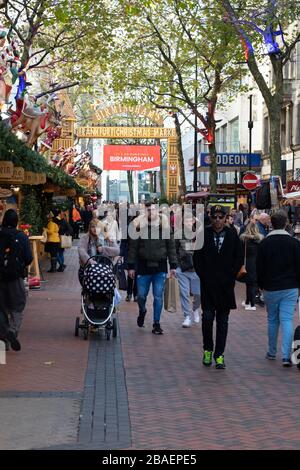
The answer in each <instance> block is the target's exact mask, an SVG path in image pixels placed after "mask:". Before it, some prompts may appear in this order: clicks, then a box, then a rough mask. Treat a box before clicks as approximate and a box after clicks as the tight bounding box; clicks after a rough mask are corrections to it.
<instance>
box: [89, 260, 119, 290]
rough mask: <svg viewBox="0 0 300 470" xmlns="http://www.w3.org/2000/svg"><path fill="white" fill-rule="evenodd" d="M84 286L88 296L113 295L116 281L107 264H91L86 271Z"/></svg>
mask: <svg viewBox="0 0 300 470" xmlns="http://www.w3.org/2000/svg"><path fill="white" fill-rule="evenodd" d="M82 286H83V288H84V290H85V292H87V293H88V294H113V293H114V290H115V287H116V281H115V276H114V273H113V271H112V269H111V267H110V266H108V265H107V264H101V263H99V264H89V265H88V266H87V267H86V268H85V270H84V276H83V282H82Z"/></svg>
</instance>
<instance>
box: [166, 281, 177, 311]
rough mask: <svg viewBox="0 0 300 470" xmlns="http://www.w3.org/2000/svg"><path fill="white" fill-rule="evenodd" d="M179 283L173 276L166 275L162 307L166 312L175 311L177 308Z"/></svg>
mask: <svg viewBox="0 0 300 470" xmlns="http://www.w3.org/2000/svg"><path fill="white" fill-rule="evenodd" d="M179 306H180V301H179V285H178V281H177V279H176V278H175V277H168V278H167V280H166V284H165V292H164V308H165V310H168V312H176V310H177V309H179Z"/></svg>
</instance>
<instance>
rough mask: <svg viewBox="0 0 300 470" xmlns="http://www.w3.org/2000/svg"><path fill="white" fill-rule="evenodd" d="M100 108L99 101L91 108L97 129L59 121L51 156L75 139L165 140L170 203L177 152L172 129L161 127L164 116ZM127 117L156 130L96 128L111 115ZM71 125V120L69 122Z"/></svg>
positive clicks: (126, 107) (174, 192)
mask: <svg viewBox="0 0 300 470" xmlns="http://www.w3.org/2000/svg"><path fill="white" fill-rule="evenodd" d="M100 104H101V102H100V100H96V101H95V103H94V104H93V105H92V108H93V109H94V117H93V122H94V123H95V124H97V125H95V126H88V127H77V128H76V130H75V131H74V127H73V126H72V127H70V126H69V125H68V119H69V118H67V119H64V120H63V129H62V137H61V138H60V139H56V140H55V141H54V143H53V149H52V153H55V152H56V150H57V149H58V148H60V147H63V148H67V147H73V146H74V140H75V135H74V132H75V133H76V136H77V137H78V138H79V139H86V138H89V139H122V138H127V139H159V140H167V141H168V147H167V187H166V194H167V197H168V198H170V199H175V198H177V196H178V193H179V190H178V182H179V171H178V148H177V136H176V130H175V129H174V128H168V127H164V125H163V124H164V116H163V114H162V113H161V112H160V111H159V110H157V109H153V108H151V107H149V106H145V105H137V106H129V105H124V104H116V105H113V106H109V107H107V108H104V109H98V107H99V105H100ZM125 114H131V115H133V116H143V117H146V118H147V119H149V120H150V121H152V122H153V123H155V124H156V126H153V127H151V126H144V127H126V126H121V127H118V126H115V127H113V126H99V124H103V122H105V121H106V120H107V119H108V118H109V117H111V116H113V115H125ZM71 120H72V121H74V119H73V118H72V119H71Z"/></svg>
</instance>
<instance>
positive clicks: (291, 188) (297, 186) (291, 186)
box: [286, 181, 300, 193]
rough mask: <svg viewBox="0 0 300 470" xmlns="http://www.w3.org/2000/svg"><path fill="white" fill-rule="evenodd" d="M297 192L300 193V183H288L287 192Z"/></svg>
mask: <svg viewBox="0 0 300 470" xmlns="http://www.w3.org/2000/svg"><path fill="white" fill-rule="evenodd" d="M296 191H300V181H288V182H287V183H286V192H287V193H294V192H296Z"/></svg>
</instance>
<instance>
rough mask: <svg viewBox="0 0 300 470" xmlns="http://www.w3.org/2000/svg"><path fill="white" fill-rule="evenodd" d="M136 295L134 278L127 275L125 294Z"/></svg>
mask: <svg viewBox="0 0 300 470" xmlns="http://www.w3.org/2000/svg"><path fill="white" fill-rule="evenodd" d="M132 294H133V297H136V296H137V282H136V279H132V278H131V277H129V276H128V277H127V295H129V296H130V297H131V296H132Z"/></svg>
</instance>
